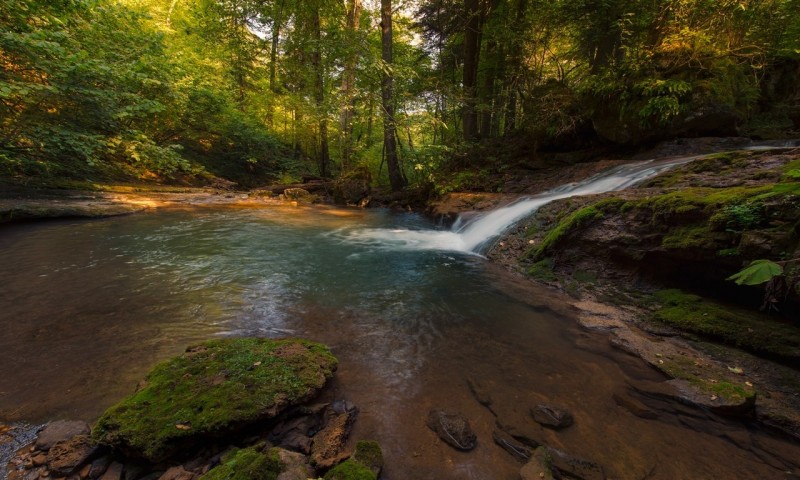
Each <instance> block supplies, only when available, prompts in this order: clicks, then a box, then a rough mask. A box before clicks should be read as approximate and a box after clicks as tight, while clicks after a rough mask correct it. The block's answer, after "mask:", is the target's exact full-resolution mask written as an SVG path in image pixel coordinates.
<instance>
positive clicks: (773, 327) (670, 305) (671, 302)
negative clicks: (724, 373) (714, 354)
mask: <svg viewBox="0 0 800 480" xmlns="http://www.w3.org/2000/svg"><path fill="white" fill-rule="evenodd" d="M655 297H656V299H657V300H658V301H659V303H660V304H661V307H660V308H657V309H656V310H655V312H654V314H653V318H654V319H655V320H656V321H658V322H661V323H665V324H667V325H670V326H673V327H675V328H678V329H680V330H683V331H685V332H690V333H695V334H699V335H703V336H706V337H710V338H713V339H717V340H721V341H723V342H725V343H728V344H731V345H735V346H737V347H740V348H744V349H747V350H750V351H753V352H757V353H763V354H772V355H777V356H781V357H785V358H800V329H798V328H795V327H792V326H791V325H786V324H784V323H780V322H778V321H775V320H774V319H773V318H771V317H770V316H768V315H765V314H761V313H759V312H752V311H749V310H743V309H738V308H733V307H728V306H722V305H720V304H717V303H715V302H712V301H709V300H706V299H703V298H701V297H699V296H697V295H691V294H687V293H684V292H682V291H680V290H674V289H673V290H662V291H660V292H657V293H656V294H655Z"/></svg>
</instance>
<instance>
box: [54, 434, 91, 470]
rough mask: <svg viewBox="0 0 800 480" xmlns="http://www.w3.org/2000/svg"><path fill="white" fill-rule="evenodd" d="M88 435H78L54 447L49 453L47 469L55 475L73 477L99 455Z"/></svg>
mask: <svg viewBox="0 0 800 480" xmlns="http://www.w3.org/2000/svg"><path fill="white" fill-rule="evenodd" d="M98 451H99V449H98V447H97V446H96V445H94V444H93V443H92V441H91V439H90V438H89V436H88V435H76V436H74V437H72V438H70V439H69V440H65V441H61V442H58V443H56V444H55V445H53V446H52V447H51V448H50V450H49V451H48V452H47V468H48V469H49V470H50V471H51V472H52V473H53V474H55V475H65V476H68V475H71V474H72V473H74V472H75V471H76V470H77V469H78V468H79V467H80V466H81V465H83V464H84V463H85V462H87V461H89V460H91V459H92V457H94V456H95V455H96V454H97V453H98Z"/></svg>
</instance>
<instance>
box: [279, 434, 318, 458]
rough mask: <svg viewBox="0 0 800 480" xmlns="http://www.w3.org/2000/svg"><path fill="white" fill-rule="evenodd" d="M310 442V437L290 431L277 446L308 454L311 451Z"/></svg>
mask: <svg viewBox="0 0 800 480" xmlns="http://www.w3.org/2000/svg"><path fill="white" fill-rule="evenodd" d="M312 442H313V441H312V439H311V437H309V436H307V435H303V434H302V433H299V432H295V431H292V432H289V433H288V434H286V436H284V437H283V438H282V439H281V442H280V443H279V446H281V447H283V448H287V449H289V450H294V451H295V452H301V453H304V454H306V455H308V454H309V453H311V444H312Z"/></svg>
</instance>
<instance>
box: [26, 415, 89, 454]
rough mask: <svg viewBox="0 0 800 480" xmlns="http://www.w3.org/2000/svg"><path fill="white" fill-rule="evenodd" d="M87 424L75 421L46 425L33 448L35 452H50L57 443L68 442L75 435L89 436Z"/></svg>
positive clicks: (59, 421) (60, 421)
mask: <svg viewBox="0 0 800 480" xmlns="http://www.w3.org/2000/svg"><path fill="white" fill-rule="evenodd" d="M89 432H90V430H89V424H87V423H86V422H81V421H77V420H58V421H55V422H51V423H48V424H47V426H45V427H44V428H43V429H42V431H41V432H39V436H38V437H36V442H35V443H34V447H36V449H37V450H45V451H46V450H50V448H51V447H52V446H53V445H55V444H56V443H58V442H63V441H64V440H69V439H70V438H72V437H74V436H76V435H89Z"/></svg>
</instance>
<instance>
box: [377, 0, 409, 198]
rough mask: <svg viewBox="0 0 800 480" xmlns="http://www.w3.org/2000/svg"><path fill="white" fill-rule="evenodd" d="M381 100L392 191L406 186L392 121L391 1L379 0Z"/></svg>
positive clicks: (385, 151) (384, 138)
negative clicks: (381, 61) (381, 63)
mask: <svg viewBox="0 0 800 480" xmlns="http://www.w3.org/2000/svg"><path fill="white" fill-rule="evenodd" d="M381 46H382V50H381V57H382V59H383V73H382V76H381V99H382V100H383V146H384V155H385V156H386V165H387V166H388V167H389V183H390V184H391V186H392V190H393V191H399V190H402V189H403V187H405V186H406V181H405V178H403V174H402V172H401V171H400V162H399V159H398V157H397V133H396V131H397V126H396V125H395V121H394V103H393V102H394V98H393V89H394V75H393V73H392V0H381Z"/></svg>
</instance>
